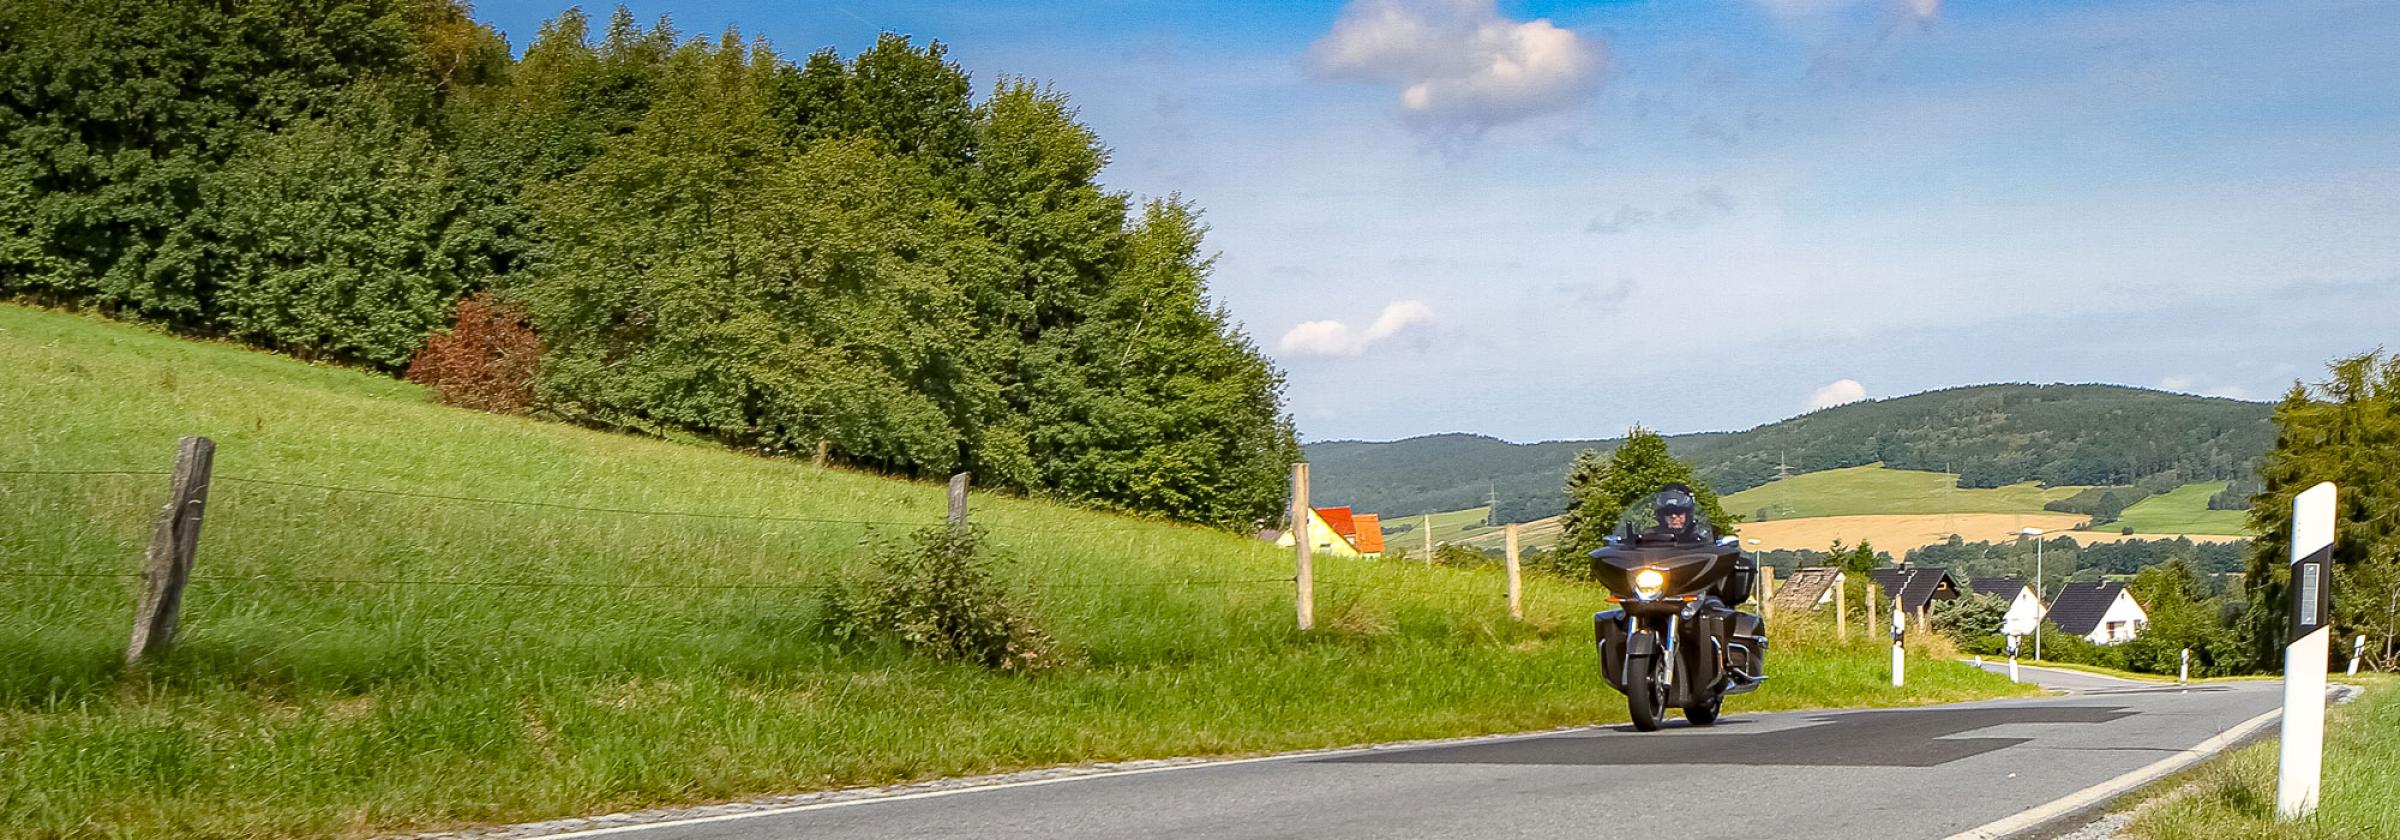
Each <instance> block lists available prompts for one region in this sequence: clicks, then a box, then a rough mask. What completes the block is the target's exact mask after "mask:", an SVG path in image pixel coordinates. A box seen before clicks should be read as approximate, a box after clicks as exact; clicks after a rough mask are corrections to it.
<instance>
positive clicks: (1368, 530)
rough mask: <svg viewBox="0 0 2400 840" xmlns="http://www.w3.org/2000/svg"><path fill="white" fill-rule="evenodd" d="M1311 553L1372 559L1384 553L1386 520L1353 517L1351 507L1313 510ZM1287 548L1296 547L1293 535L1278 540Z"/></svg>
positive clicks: (1365, 514)
mask: <svg viewBox="0 0 2400 840" xmlns="http://www.w3.org/2000/svg"><path fill="white" fill-rule="evenodd" d="M1308 514H1309V516H1308V536H1309V542H1310V543H1311V544H1312V545H1311V547H1310V549H1309V550H1310V553H1312V554H1329V555H1333V556H1335V557H1370V556H1374V555H1377V554H1382V553H1383V519H1382V517H1379V516H1376V515H1375V514H1372V513H1356V514H1354V513H1351V512H1350V507H1349V506H1348V505H1343V506H1341V507H1321V508H1310V509H1309V511H1308ZM1275 544H1276V545H1280V546H1283V547H1285V548H1290V547H1292V546H1293V545H1294V544H1295V543H1294V541H1293V539H1292V534H1291V532H1289V531H1286V532H1284V533H1283V534H1282V535H1281V536H1279V537H1278V538H1277V539H1276V540H1275Z"/></svg>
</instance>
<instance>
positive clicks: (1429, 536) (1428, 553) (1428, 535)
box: [1420, 513, 1433, 566]
mask: <svg viewBox="0 0 2400 840" xmlns="http://www.w3.org/2000/svg"><path fill="white" fill-rule="evenodd" d="M1420 530H1423V531H1424V532H1425V565H1428V566H1431V565H1433V514H1430V513H1428V514H1425V527H1424V528H1422V529H1420Z"/></svg>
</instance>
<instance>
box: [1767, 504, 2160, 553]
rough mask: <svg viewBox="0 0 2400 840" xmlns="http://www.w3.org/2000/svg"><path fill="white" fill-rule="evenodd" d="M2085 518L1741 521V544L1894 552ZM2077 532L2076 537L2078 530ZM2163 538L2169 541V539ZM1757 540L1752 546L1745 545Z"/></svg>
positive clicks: (1996, 537) (1995, 537)
mask: <svg viewBox="0 0 2400 840" xmlns="http://www.w3.org/2000/svg"><path fill="white" fill-rule="evenodd" d="M2089 519H2090V517H2086V516H2079V515H2076V514H2072V513H1905V514H1867V515H1861V516H1812V517H1809V518H1806V519H1778V520H1769V521H1766V522H1744V523H1742V524H1741V535H1742V542H1743V548H1746V549H1754V550H1759V551H1774V550H1776V549H1785V548H1809V549H1818V550H1823V549H1824V548H1825V547H1826V546H1828V545H1831V544H1833V541H1834V540H1837V539H1838V540H1841V541H1842V542H1843V543H1845V544H1848V545H1857V544H1858V543H1859V541H1861V540H1864V541H1866V542H1868V543H1871V544H1873V545H1874V546H1875V547H1876V548H1878V549H1881V550H1884V551H1889V552H1892V553H1894V554H1898V553H1900V552H1903V551H1907V550H1908V549H1911V548H1916V547H1917V546H1921V545H1932V544H1934V543H1938V542H1943V541H1946V540H1948V539H1950V535H1951V534H1957V535H1959V536H1960V537H1961V538H1964V539H1965V540H1966V541H1967V542H1993V541H2004V540H2013V539H2016V538H2017V534H2018V533H2019V532H2021V531H2023V530H2025V529H2026V528H2040V529H2042V530H2044V531H2049V532H2054V533H2055V532H2064V531H2067V530H2069V529H2071V528H2074V527H2075V526H2077V525H2082V524H2083V523H2084V522H2086V521H2087V520H2089ZM2077 536H2081V535H2080V534H2079V535H2077ZM2101 536H2115V535H2113V534H2112V535H2101ZM2169 539H2173V538H2172V537H2169ZM1750 540H1757V541H1758V545H1756V546H1752V545H1749V544H1748V543H1749V541H1750Z"/></svg>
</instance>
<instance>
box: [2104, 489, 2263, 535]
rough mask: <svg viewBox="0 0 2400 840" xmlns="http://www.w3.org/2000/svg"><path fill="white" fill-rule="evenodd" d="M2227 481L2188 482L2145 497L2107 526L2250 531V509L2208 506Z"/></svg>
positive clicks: (2139, 529) (2146, 530)
mask: <svg viewBox="0 0 2400 840" xmlns="http://www.w3.org/2000/svg"><path fill="white" fill-rule="evenodd" d="M2225 484H2226V483H2225V482H2222V481H2216V482H2207V483H2202V484H2186V485H2184V486H2182V487H2178V488H2175V489H2174V490H2171V491H2168V492H2166V493H2162V494H2159V495H2156V496H2152V497H2150V498H2147V499H2143V500H2141V501H2140V502H2138V503H2136V504H2134V505H2133V506H2132V507H2129V508H2126V509H2125V514H2124V515H2123V516H2120V517H2118V518H2117V521H2115V522H2111V523H2109V524H2108V527H2109V528H2110V529H2111V530H2114V529H2116V528H2128V527H2129V528H2132V529H2133V530H2135V531H2136V532H2140V533H2146V534H2224V535H2242V534H2247V533H2249V525H2248V520H2249V515H2250V514H2249V512H2248V511H2241V510H2209V509H2208V497H2210V496H2214V495H2216V494H2218V493H2220V492H2223V491H2224V489H2225Z"/></svg>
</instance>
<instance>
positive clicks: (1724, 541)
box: [1717, 537, 1741, 545]
mask: <svg viewBox="0 0 2400 840" xmlns="http://www.w3.org/2000/svg"><path fill="white" fill-rule="evenodd" d="M1737 542H1741V540H1740V539H1737V538H1734V537H1718V538H1717V544H1718V545H1732V544H1734V543H1737Z"/></svg>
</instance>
